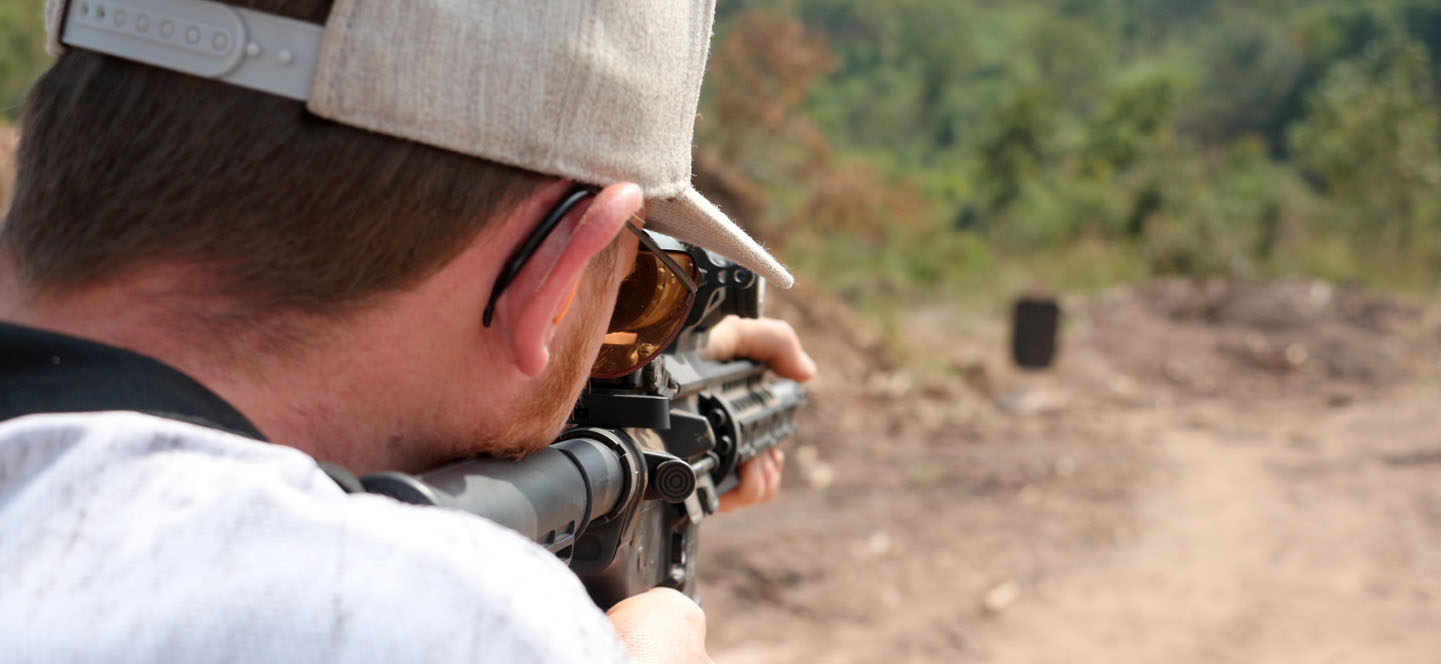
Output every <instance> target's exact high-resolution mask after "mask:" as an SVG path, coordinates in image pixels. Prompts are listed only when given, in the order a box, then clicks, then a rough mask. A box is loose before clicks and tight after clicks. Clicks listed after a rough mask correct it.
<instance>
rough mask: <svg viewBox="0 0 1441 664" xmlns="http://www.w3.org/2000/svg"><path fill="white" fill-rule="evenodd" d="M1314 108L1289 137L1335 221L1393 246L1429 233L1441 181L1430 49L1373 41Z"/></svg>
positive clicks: (1342, 66) (1337, 72)
mask: <svg viewBox="0 0 1441 664" xmlns="http://www.w3.org/2000/svg"><path fill="white" fill-rule="evenodd" d="M1308 107H1309V113H1308V116H1307V118H1306V120H1305V121H1304V122H1302V123H1300V124H1299V125H1297V126H1296V127H1294V128H1293V130H1292V131H1291V134H1290V141H1291V146H1292V149H1293V150H1294V151H1295V156H1296V158H1297V160H1298V161H1299V162H1300V164H1301V165H1302V166H1303V167H1305V168H1306V169H1307V170H1309V171H1310V172H1311V173H1313V174H1315V176H1316V177H1318V178H1319V179H1320V181H1321V182H1322V183H1323V184H1324V187H1325V193H1326V194H1327V195H1328V197H1329V198H1330V199H1331V200H1332V201H1334V203H1335V205H1334V206H1332V213H1331V215H1330V219H1329V221H1330V222H1332V223H1333V224H1334V225H1336V226H1338V227H1339V228H1341V229H1343V230H1345V231H1346V232H1349V233H1350V234H1351V236H1352V237H1353V238H1354V239H1355V240H1356V241H1358V242H1361V243H1363V244H1371V245H1373V246H1377V247H1381V248H1385V249H1388V250H1400V249H1405V248H1408V247H1410V246H1412V244H1413V243H1415V242H1416V241H1418V240H1420V239H1422V236H1421V234H1422V231H1424V230H1428V229H1430V228H1432V227H1434V226H1435V220H1434V217H1433V216H1432V215H1434V214H1435V213H1436V210H1435V209H1434V202H1435V200H1436V193H1435V192H1436V187H1437V185H1438V184H1441V151H1438V147H1437V146H1438V141H1441V133H1438V132H1441V114H1438V111H1437V108H1436V93H1435V89H1434V87H1433V83H1432V77H1431V73H1430V70H1429V67H1428V62H1427V57H1426V53H1425V50H1424V48H1423V47H1422V46H1421V45H1420V44H1418V43H1416V42H1415V41H1411V40H1409V39H1398V40H1395V41H1392V42H1390V43H1388V44H1376V45H1373V47H1372V48H1369V49H1368V50H1367V51H1366V52H1365V53H1364V54H1363V55H1362V56H1361V57H1358V58H1354V59H1350V60H1347V61H1344V62H1341V63H1338V64H1337V65H1335V66H1334V67H1332V69H1331V72H1330V73H1329V74H1328V75H1327V76H1326V78H1325V80H1324V81H1323V82H1322V84H1321V86H1320V87H1319V88H1318V89H1317V90H1316V92H1315V93H1314V94H1313V95H1312V97H1311V99H1310V102H1309V104H1308Z"/></svg>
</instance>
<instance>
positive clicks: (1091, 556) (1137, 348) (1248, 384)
mask: <svg viewBox="0 0 1441 664" xmlns="http://www.w3.org/2000/svg"><path fill="white" fill-rule="evenodd" d="M778 299H779V301H778V302H775V303H774V304H773V305H772V313H776V314H778V315H781V316H782V317H786V318H788V319H790V320H792V321H794V322H795V323H796V324H797V326H798V328H800V329H801V331H802V334H803V335H805V338H806V340H807V344H808V347H809V348H810V349H811V351H812V354H813V355H814V356H815V357H816V359H817V360H818V362H819V363H820V364H821V366H822V371H823V375H822V376H821V377H819V378H818V379H817V380H816V381H814V383H813V384H812V386H811V393H812V403H811V405H810V406H809V407H808V409H807V411H806V412H805V413H804V415H803V416H802V421H801V427H802V434H801V435H799V436H798V438H797V439H796V440H795V441H792V442H791V443H790V448H789V463H788V466H787V476H786V487H785V490H784V492H783V495H782V496H781V497H780V498H778V499H777V500H776V501H774V502H773V503H770V504H767V505H764V506H760V507H757V508H753V509H749V510H746V511H743V512H739V513H736V514H733V515H725V516H723V517H720V518H717V519H713V520H711V521H710V522H708V523H707V524H706V531H705V534H704V537H703V540H702V548H703V557H702V561H701V564H702V568H701V574H702V583H703V585H702V593H703V597H704V602H705V606H706V609H707V613H708V615H709V616H710V624H711V636H710V649H711V653H712V655H713V656H714V657H715V659H716V660H717V661H718V662H721V663H722V664H747V663H762V662H951V661H962V662H965V661H985V662H1179V663H1186V662H1207V663H1211V662H1333V661H1334V662H1441V483H1438V482H1437V481H1436V480H1437V478H1438V476H1441V434H1438V431H1441V384H1438V380H1437V378H1438V373H1441V372H1438V360H1441V332H1438V330H1441V319H1438V317H1437V316H1436V315H1435V314H1433V313H1432V312H1430V311H1427V310H1426V309H1424V308H1423V307H1420V306H1417V305H1415V304H1410V303H1408V302H1406V301H1404V300H1401V299H1398V298H1393V297H1386V296H1380V295H1376V294H1371V293H1366V292H1361V291H1353V290H1346V289H1340V288H1333V287H1331V286H1329V285H1326V284H1323V283H1319V282H1308V281H1283V282H1278V283H1271V284H1264V285H1246V284H1236V283H1226V282H1213V283H1193V282H1162V283H1155V284H1150V285H1146V286H1139V287H1128V288H1123V289H1118V290H1115V291H1112V292H1108V293H1105V294H1101V295H1096V296H1090V297H1086V298H1080V299H1074V300H1068V301H1064V302H1063V306H1064V307H1065V309H1066V317H1067V318H1066V320H1067V323H1066V326H1065V328H1064V330H1063V333H1062V334H1063V338H1062V344H1063V346H1062V351H1061V356H1060V361H1059V362H1058V365H1057V366H1056V367H1055V368H1054V369H1053V370H1051V371H1048V372H1046V373H1043V374H1036V375H1030V374H1027V375H1022V374H1019V373H1017V372H1016V371H1014V370H1012V369H1010V368H1009V366H1008V362H1007V361H1006V350H1005V349H1006V346H1005V343H1004V341H1005V334H1006V331H1005V327H1004V322H1003V321H991V322H981V323H977V322H975V321H963V320H958V319H957V317H956V314H954V313H953V312H951V311H950V310H949V309H948V308H946V307H944V306H939V305H938V306H936V307H933V308H922V309H917V310H916V311H914V312H912V313H911V314H910V316H909V317H908V318H907V320H906V322H907V324H906V325H904V326H902V327H904V328H905V329H906V330H908V333H907V334H908V336H907V337H906V338H905V339H904V342H905V344H906V347H907V348H909V349H910V350H909V351H908V353H907V357H906V358H904V359H901V360H898V359H896V358H892V357H888V356H887V354H886V353H884V352H883V349H884V345H883V344H881V342H880V339H881V336H880V334H879V333H878V332H876V331H875V330H874V329H873V328H872V327H871V326H869V325H868V324H867V323H866V322H865V321H862V320H858V319H857V317H856V316H855V315H853V314H851V313H850V312H848V311H847V310H846V308H845V307H844V306H842V305H840V304H837V303H836V302H834V301H833V300H830V299H828V298H826V297H825V296H823V295H821V294H818V293H807V292H801V293H796V294H793V295H791V296H787V297H783V298H778Z"/></svg>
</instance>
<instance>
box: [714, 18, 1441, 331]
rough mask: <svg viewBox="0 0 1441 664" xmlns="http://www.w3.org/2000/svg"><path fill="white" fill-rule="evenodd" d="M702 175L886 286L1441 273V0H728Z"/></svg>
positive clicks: (885, 301)
mask: <svg viewBox="0 0 1441 664" xmlns="http://www.w3.org/2000/svg"><path fill="white" fill-rule="evenodd" d="M709 76H710V78H709V79H708V80H707V87H706V89H705V94H704V95H703V100H702V111H701V120H700V123H699V125H698V132H699V136H698V138H697V144H698V146H699V147H698V154H697V157H698V158H697V164H696V166H697V171H698V179H699V184H700V186H701V188H702V189H703V190H705V191H707V192H708V193H711V194H712V195H714V196H715V197H716V198H718V199H720V200H721V201H723V203H722V205H723V207H724V208H725V209H727V210H729V211H731V212H733V213H735V214H736V215H737V216H738V217H740V218H742V219H743V220H744V221H745V223H747V224H748V225H749V226H750V227H751V228H752V230H754V231H755V232H756V233H757V234H759V235H760V236H761V237H762V238H763V239H764V240H765V242H767V243H768V244H769V245H771V246H773V247H777V248H778V249H780V250H781V251H783V252H784V255H785V256H786V257H787V258H788V260H789V261H790V262H791V263H792V264H793V266H794V267H796V268H798V269H799V270H800V271H801V272H802V273H803V275H804V276H805V277H808V278H809V279H811V280H812V281H813V282H815V283H817V284H818V285H820V286H822V287H826V288H829V289H833V290H836V291H837V292H839V293H841V294H842V295H844V296H845V297H847V298H848V299H850V300H852V301H853V302H855V303H857V304H859V305H861V306H863V307H865V308H866V309H868V310H870V311H871V312H872V313H884V312H885V309H886V308H887V307H894V306H897V305H905V304H908V303H914V302H918V301H921V300H925V299H933V298H938V297H943V298H946V299H949V300H952V301H960V302H966V301H970V302H977V303H999V302H1002V301H1004V299H1005V298H1008V297H1009V296H1011V295H1013V294H1014V293H1015V291H1017V290H1019V289H1023V288H1027V287H1030V286H1032V285H1035V284H1037V283H1044V284H1047V285H1048V286H1049V287H1050V288H1052V289H1057V290H1061V289H1075V288H1090V287H1099V286H1104V285H1108V284H1111V283H1115V282H1118V281H1125V280H1132V279H1143V278H1146V277H1150V276H1153V275H1198V276H1206V275H1227V276H1237V277H1242V278H1266V277H1270V276H1277V275H1283V274H1304V275H1312V276H1319V277H1323V278H1327V279H1331V280H1335V281H1341V282H1360V283H1365V284H1369V285H1374V286H1382V287H1391V288H1403V289H1407V290H1413V291H1426V292H1430V291H1432V290H1434V288H1433V287H1434V286H1435V285H1436V283H1437V280H1438V278H1441V234H1438V233H1437V232H1436V231H1437V230H1441V229H1438V226H1441V189H1438V187H1437V184H1438V178H1441V153H1438V140H1441V133H1438V132H1441V124H1438V122H1441V116H1438V106H1437V86H1438V83H1441V2H1435V1H1434V0H1432V1H1427V2H1423V1H1421V0H1396V1H1385V0H1371V1H1366V2H1357V1H1355V0H1347V1H1340V0H1337V1H1327V0H1044V1H1043V0H1008V1H1004V2H1002V1H1000V0H974V1H971V2H958V1H956V0H766V1H764V2H762V1H759V0H731V1H729V2H723V3H722V4H721V7H720V13H719V16H718V20H717V26H716V40H715V43H714V45H713V47H712V54H711V65H710V74H709Z"/></svg>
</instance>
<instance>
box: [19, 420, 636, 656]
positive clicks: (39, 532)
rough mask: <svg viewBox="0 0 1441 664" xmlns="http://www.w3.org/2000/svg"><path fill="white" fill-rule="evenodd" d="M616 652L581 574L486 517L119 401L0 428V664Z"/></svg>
mask: <svg viewBox="0 0 1441 664" xmlns="http://www.w3.org/2000/svg"><path fill="white" fill-rule="evenodd" d="M96 661H103V662H217V661H235V662H282V661H284V662H346V663H347V664H350V663H354V664H361V663H366V662H377V663H379V662H386V663H391V662H411V661H416V662H623V661H626V657H625V654H624V649H623V648H622V646H621V644H620V641H619V639H617V637H616V635H615V633H614V631H612V629H611V627H610V624H609V623H608V622H607V620H606V618H605V615H604V614H603V613H601V612H600V610H599V609H597V608H596V607H595V605H594V604H592V603H591V601H590V599H589V598H588V597H587V596H586V594H585V590H584V589H583V588H582V587H581V585H580V582H579V581H578V580H577V579H576V578H575V576H574V575H573V574H571V572H570V571H569V570H568V569H567V568H566V567H565V566H564V565H562V564H561V563H560V561H559V560H557V559H556V558H555V556H554V555H552V554H550V553H547V552H546V551H545V550H544V549H541V548H540V547H538V546H536V545H534V544H532V543H531V542H529V541H527V540H525V539H524V538H522V537H521V536H519V535H517V534H516V533H514V532H512V531H510V530H507V529H505V528H503V527H501V526H499V525H496V524H494V523H492V522H490V521H486V520H484V519H481V518H479V517H474V516H471V515H468V514H461V513H458V512H452V511H448V510H442V509H437V508H432V507H417V506H412V505H404V504H401V503H398V502H396V501H393V500H391V499H389V498H385V497H382V496H375V495H363V494H361V495H347V494H345V493H343V492H342V491H341V490H340V488H339V487H337V486H336V485H335V483H334V482H332V481H331V480H330V479H329V478H328V477H327V476H326V475H325V474H324V473H323V472H321V471H320V469H319V468H318V467H317V466H316V464H315V462H314V461H313V460H311V458H310V457H308V456H306V455H304V454H302V453H300V452H299V451H297V450H294V449H291V448H289V447H284V446H280V445H270V444H265V443H260V442H256V441H253V440H249V439H246V438H242V437H239V436H234V435H231V434H228V433H224V432H221V431H216V430H213V429H207V428H204V427H200V426H195V425H191V424H187V423H183V422H177V421H172V420H166V419H161V418H157V417H152V416H149V415H142V414H138V413H129V412H111V413H87V414H59V415H53V414H52V415H31V416H26V417H21V418H17V419H13V420H9V421H5V422H0V662H6V663H17V662H47V663H48V662H96Z"/></svg>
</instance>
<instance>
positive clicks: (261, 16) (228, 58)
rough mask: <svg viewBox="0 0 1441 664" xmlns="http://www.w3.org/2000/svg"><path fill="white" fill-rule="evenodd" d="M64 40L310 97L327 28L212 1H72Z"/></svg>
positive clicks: (157, 64)
mask: <svg viewBox="0 0 1441 664" xmlns="http://www.w3.org/2000/svg"><path fill="white" fill-rule="evenodd" d="M69 5H70V6H69V8H68V10H67V11H66V14H65V20H64V23H63V25H62V27H61V39H60V42H61V43H62V44H65V45H67V46H74V47H77V48H82V49H86V50H90V51H96V52H99V53H104V54H106V55H113V56H115V57H119V58H124V59H126V60H133V61H135V62H140V63H144V64H147V65H152V66H155V67H160V68H162V69H169V70H171V71H177V72H181V73H183V74H190V75H193V76H200V77H202V78H209V79H214V80H218V81H223V82H226V83H230V84H232V85H238V86H241V87H246V88H250V89H252V90H259V91H261V92H267V93H270V94H273V95H278V96H281V97H287V98H290V99H294V100H297V101H305V100H306V99H308V98H309V97H310V82H311V80H312V79H313V78H314V76H315V64H316V61H317V60H318V58H319V54H320V39H321V35H322V34H323V33H324V31H325V28H324V26H320V25H316V24H314V23H307V22H305V21H297V20H295V19H292V18H286V17H284V16H276V15H274V14H266V13H263V12H258V11H253V10H250V9H244V8H241V7H232V6H230V5H226V4H222V3H219V2H210V1H209V0H70V3H69Z"/></svg>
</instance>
